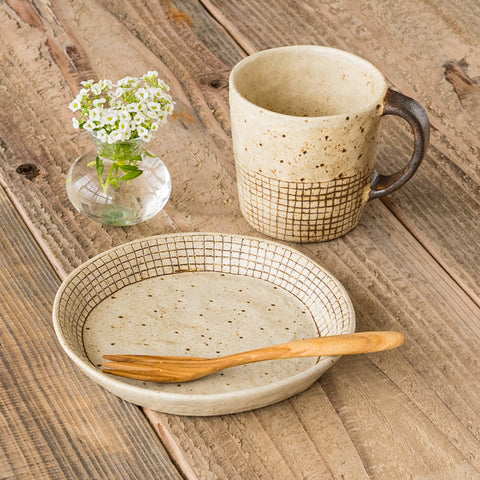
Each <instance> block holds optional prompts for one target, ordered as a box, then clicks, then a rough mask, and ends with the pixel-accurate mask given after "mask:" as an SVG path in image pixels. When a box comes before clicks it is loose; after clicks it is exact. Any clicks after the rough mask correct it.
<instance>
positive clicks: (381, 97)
mask: <svg viewBox="0 0 480 480" xmlns="http://www.w3.org/2000/svg"><path fill="white" fill-rule="evenodd" d="M304 49H308V50H317V51H322V52H329V53H335V54H337V55H342V56H344V57H349V58H351V59H353V60H355V61H356V62H360V63H363V64H364V65H366V66H368V68H369V69H371V70H372V71H374V72H375V73H376V74H377V75H378V77H379V78H380V79H381V80H382V83H383V88H382V94H381V95H379V96H378V98H377V99H376V100H375V101H374V102H369V103H368V104H367V106H365V108H361V109H356V110H352V111H345V112H341V113H335V114H331V115H309V116H298V115H291V114H287V113H281V112H276V111H274V110H270V109H268V108H265V107H261V106H260V105H257V104H256V103H254V102H252V101H250V100H248V99H247V98H246V97H245V96H244V95H243V94H241V93H240V91H239V90H238V87H237V85H236V78H235V77H236V76H237V74H238V71H239V70H241V69H242V68H244V67H245V66H246V65H248V64H249V63H252V62H254V61H255V60H257V59H258V58H259V57H262V56H266V55H269V54H271V53H274V52H278V51H281V50H284V51H286V50H304ZM228 81H229V87H230V88H229V94H230V96H232V95H233V94H236V96H237V97H238V99H239V100H240V101H242V102H243V103H245V104H247V105H249V106H250V107H251V108H254V109H257V110H258V111H261V112H263V113H266V114H270V115H275V116H277V117H284V118H288V119H289V121H293V119H298V120H297V121H302V122H304V121H305V120H306V119H308V120H315V119H317V120H318V119H334V118H336V117H344V116H345V115H346V114H362V113H366V112H369V111H372V110H375V109H377V110H378V111H379V115H381V114H382V112H383V100H384V98H385V95H386V93H387V90H388V85H387V81H386V79H385V76H384V75H383V73H382V72H381V71H380V70H379V69H378V68H377V67H375V65H373V64H372V63H371V62H369V61H368V60H366V59H364V58H363V57H360V56H358V55H355V54H354V53H351V52H347V51H345V50H341V49H338V48H334V47H327V46H323V45H302V44H301V45H285V46H281V47H273V48H269V49H265V50H260V51H258V52H255V53H252V54H251V55H249V56H247V57H245V58H243V59H242V60H240V61H239V62H238V63H237V64H236V65H235V66H234V67H233V68H232V70H231V72H230V75H229V79H228ZM379 105H380V108H379V107H378V106H379Z"/></svg>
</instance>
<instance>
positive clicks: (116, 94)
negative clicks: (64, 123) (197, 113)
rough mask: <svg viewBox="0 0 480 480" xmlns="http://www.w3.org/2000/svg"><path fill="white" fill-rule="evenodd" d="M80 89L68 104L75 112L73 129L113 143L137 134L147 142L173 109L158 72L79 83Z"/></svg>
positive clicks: (165, 86) (166, 86)
mask: <svg viewBox="0 0 480 480" xmlns="http://www.w3.org/2000/svg"><path fill="white" fill-rule="evenodd" d="M81 84H82V86H83V88H82V89H81V90H80V92H79V94H78V95H77V96H76V97H75V99H74V100H73V101H71V103H70V104H69V108H70V110H72V111H73V112H77V115H78V116H77V118H75V119H74V120H72V124H73V127H74V128H81V129H85V130H88V131H90V132H92V133H94V134H95V135H96V136H97V138H99V139H101V141H107V142H109V143H113V142H115V141H118V140H119V139H123V140H129V139H131V138H136V137H137V136H138V137H140V138H142V139H144V140H146V141H148V140H149V139H150V138H151V137H152V133H153V132H155V131H157V130H158V128H159V127H160V126H161V125H162V124H163V123H165V122H166V120H167V117H168V115H170V114H171V113H172V111H173V101H172V98H171V97H170V96H169V95H168V94H167V93H165V92H166V91H168V90H169V87H168V85H166V84H165V83H164V82H163V81H162V80H160V79H158V72H156V71H149V72H147V73H146V74H145V75H143V76H142V77H140V78H136V77H125V78H123V79H121V80H119V81H118V82H117V83H113V82H112V81H111V80H106V79H105V80H100V81H98V82H96V83H95V81H94V80H88V81H83V82H81Z"/></svg>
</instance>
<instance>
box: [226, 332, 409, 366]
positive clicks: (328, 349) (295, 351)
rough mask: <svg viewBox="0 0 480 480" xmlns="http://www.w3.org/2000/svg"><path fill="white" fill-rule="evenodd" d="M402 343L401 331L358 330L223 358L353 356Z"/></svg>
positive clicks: (242, 360) (235, 361) (242, 361)
mask: <svg viewBox="0 0 480 480" xmlns="http://www.w3.org/2000/svg"><path fill="white" fill-rule="evenodd" d="M404 342H405V335H404V334H403V333H400V332H389V331H386V332H357V333H351V334H345V335H331V336H327V337H318V338H309V339H306V340H296V341H293V342H289V343H283V344H279V345H273V346H271V347H264V348H259V349H256V350H250V351H248V352H242V353H236V354H234V355H228V356H226V357H222V360H224V361H225V362H228V364H229V365H230V363H231V366H233V365H240V364H246V363H254V362H260V361H263V360H274V359H280V358H296V357H317V356H326V355H328V356H330V355H332V356H337V355H354V354H359V353H371V352H380V351H383V350H390V349H392V348H396V347H399V346H400V345H402V344H403V343H404Z"/></svg>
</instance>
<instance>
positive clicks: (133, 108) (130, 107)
mask: <svg viewBox="0 0 480 480" xmlns="http://www.w3.org/2000/svg"><path fill="white" fill-rule="evenodd" d="M138 106H139V104H138V103H129V104H128V105H127V107H126V108H127V112H132V113H135V112H138V110H139V108H138Z"/></svg>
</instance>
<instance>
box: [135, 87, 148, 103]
mask: <svg viewBox="0 0 480 480" xmlns="http://www.w3.org/2000/svg"><path fill="white" fill-rule="evenodd" d="M135 96H136V97H137V98H138V99H139V100H148V99H149V98H150V92H149V91H148V90H147V89H146V88H139V89H138V90H137V91H136V92H135Z"/></svg>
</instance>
